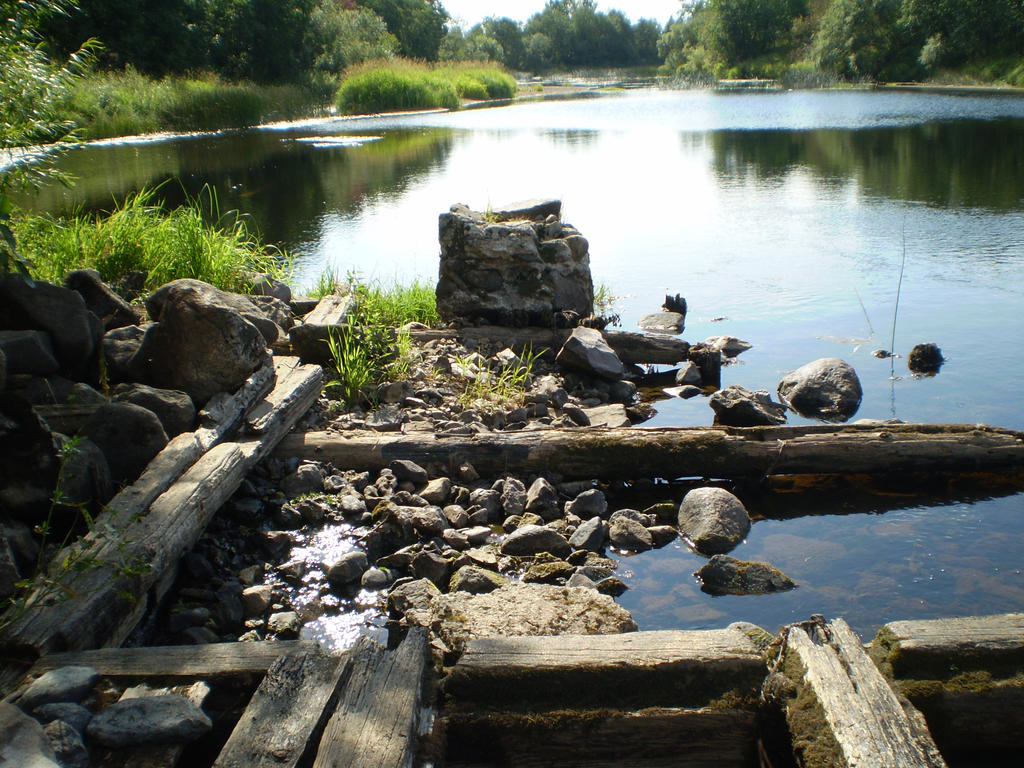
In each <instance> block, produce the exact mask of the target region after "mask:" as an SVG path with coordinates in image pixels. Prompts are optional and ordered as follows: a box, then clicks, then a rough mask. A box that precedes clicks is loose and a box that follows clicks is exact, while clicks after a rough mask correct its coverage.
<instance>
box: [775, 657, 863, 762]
mask: <svg viewBox="0 0 1024 768" xmlns="http://www.w3.org/2000/svg"><path fill="white" fill-rule="evenodd" d="M781 671H782V673H783V674H784V675H785V676H786V677H788V678H789V679H790V680H792V681H793V682H794V683H795V684H796V686H797V694H796V697H795V698H794V699H791V700H790V701H789V704H788V706H787V707H786V723H787V724H788V725H789V731H790V736H791V738H792V741H793V754H794V756H795V757H796V759H797V763H798V764H799V765H800V766H801V767H802V768H840V767H842V768H845V766H846V765H847V761H846V758H845V757H844V755H843V749H842V747H840V746H839V742H837V741H836V740H835V737H834V736H833V735H832V731H831V729H830V728H829V726H828V722H827V721H826V719H825V710H824V709H822V706H821V704H820V703H819V701H818V697H817V696H815V695H814V691H813V690H811V686H809V685H806V684H804V682H803V679H804V675H805V674H806V669H805V668H804V666H803V665H802V664H801V663H800V662H799V661H797V660H796V659H795V658H794V655H793V654H789V655H787V656H786V657H785V658H784V660H783V663H782V670H781Z"/></svg>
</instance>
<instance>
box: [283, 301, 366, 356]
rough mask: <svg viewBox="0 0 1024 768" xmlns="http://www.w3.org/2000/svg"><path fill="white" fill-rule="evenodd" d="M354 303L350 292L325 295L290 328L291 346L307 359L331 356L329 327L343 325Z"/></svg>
mask: <svg viewBox="0 0 1024 768" xmlns="http://www.w3.org/2000/svg"><path fill="white" fill-rule="evenodd" d="M354 307H355V297H354V296H353V295H352V294H350V293H349V294H345V295H338V294H331V295H328V296H324V297H323V298H322V299H320V301H319V302H318V303H317V305H316V307H314V308H313V310H312V311H311V312H309V313H308V314H307V315H306V316H305V317H304V318H303V320H302V322H301V323H299V324H298V325H295V326H294V327H293V328H292V329H291V331H289V334H288V335H289V338H290V339H291V349H292V350H293V352H294V354H296V355H298V356H299V357H301V358H302V359H303V360H306V361H316V362H323V361H324V360H327V359H329V358H330V352H329V350H328V347H327V337H328V335H329V334H330V332H331V331H332V330H336V329H339V328H341V327H342V326H344V324H345V322H346V320H347V319H348V315H349V313H350V312H351V311H352V309H353V308H354Z"/></svg>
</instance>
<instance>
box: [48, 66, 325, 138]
mask: <svg viewBox="0 0 1024 768" xmlns="http://www.w3.org/2000/svg"><path fill="white" fill-rule="evenodd" d="M335 87H336V84H335V83H334V82H333V81H330V80H326V79H322V80H314V79H310V80H308V81H307V82H305V83H301V84H295V85H257V84H254V83H245V82H241V83H229V82H225V81H223V80H221V79H220V78H218V77H217V76H215V75H206V76H199V77H187V78H183V77H165V78H162V79H154V78H151V77H146V76H145V75H142V74H139V73H138V72H136V71H134V70H126V71H122V72H97V73H93V74H91V75H89V76H87V77H84V78H82V79H81V80H79V81H78V82H76V83H75V85H74V87H73V88H72V89H71V91H70V93H69V94H68V97H67V98H66V99H65V100H64V101H63V102H62V104H61V105H60V108H61V111H62V112H63V114H64V116H65V119H67V120H70V121H72V122H73V123H75V124H76V125H77V126H79V134H80V135H81V137H82V138H86V139H102V138H108V137H114V136H131V135H137V134H144V133H157V132H161V131H209V130H218V129H222V128H242V127H247V126H251V125H259V124H260V123H267V122H272V121H275V120H290V119H297V118H302V117H309V116H310V115H315V114H319V113H324V112H326V111H327V109H328V106H329V104H330V101H331V98H332V96H333V93H334V90H335Z"/></svg>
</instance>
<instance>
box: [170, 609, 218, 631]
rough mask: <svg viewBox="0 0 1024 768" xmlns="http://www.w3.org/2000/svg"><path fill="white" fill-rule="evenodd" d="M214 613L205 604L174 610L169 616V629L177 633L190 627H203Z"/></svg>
mask: <svg viewBox="0 0 1024 768" xmlns="http://www.w3.org/2000/svg"><path fill="white" fill-rule="evenodd" d="M212 615H213V613H212V612H211V611H210V609H209V608H207V607H206V606H204V605H199V606H194V607H191V608H181V609H177V610H173V611H171V613H170V614H169V615H168V616H167V631H168V632H170V633H171V634H174V635H176V634H178V633H179V632H184V631H185V630H186V629H188V628H189V627H201V626H203V624H205V623H206V622H207V621H209V620H210V617H211V616H212Z"/></svg>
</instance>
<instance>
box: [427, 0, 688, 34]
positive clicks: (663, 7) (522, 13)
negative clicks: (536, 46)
mask: <svg viewBox="0 0 1024 768" xmlns="http://www.w3.org/2000/svg"><path fill="white" fill-rule="evenodd" d="M441 5H443V6H444V8H445V10H446V11H448V14H449V15H450V16H451V17H452V18H453V19H454V20H455V21H457V22H460V23H462V24H463V25H464V26H465V27H467V28H468V27H471V26H473V25H474V24H476V23H477V22H479V21H483V20H484V19H485V18H487V17H488V16H507V17H508V18H510V19H515V20H516V21H526V20H527V19H528V18H530V17H531V16H533V14H535V13H538V12H539V11H541V10H543V9H544V6H545V5H546V2H545V0H441ZM597 8H598V10H599V11H604V12H605V13H607V12H608V11H615V10H618V11H622V12H623V13H624V14H625V15H626V16H627V17H628V18H629V20H630V21H632V22H633V23H634V24H635V23H636V22H637V21H638V20H640V19H655V20H656V21H657V22H658V23H659V24H662V25H663V24H664V23H665V22H666V21H668V20H669V18H671V17H672V16H674V15H675V14H676V13H677V12H678V11H679V0H598V3H597Z"/></svg>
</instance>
